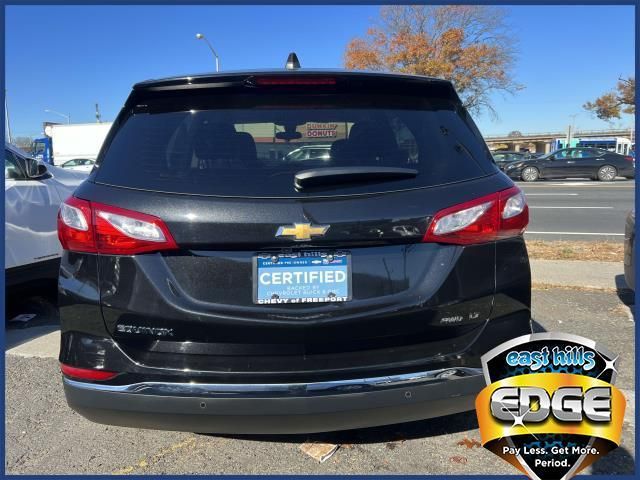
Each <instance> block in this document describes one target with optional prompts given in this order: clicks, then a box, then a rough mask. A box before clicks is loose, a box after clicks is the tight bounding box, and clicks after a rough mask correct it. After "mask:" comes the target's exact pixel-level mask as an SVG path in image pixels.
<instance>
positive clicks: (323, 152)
mask: <svg viewBox="0 0 640 480" xmlns="http://www.w3.org/2000/svg"><path fill="white" fill-rule="evenodd" d="M285 159H286V160H287V161H289V162H302V161H305V160H322V161H328V160H330V159H331V145H305V146H303V147H300V148H296V149H295V150H292V151H291V152H289V153H288V154H287V155H286V156H285Z"/></svg>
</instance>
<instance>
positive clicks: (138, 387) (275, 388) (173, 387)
mask: <svg viewBox="0 0 640 480" xmlns="http://www.w3.org/2000/svg"><path fill="white" fill-rule="evenodd" d="M481 375H482V369H481V368H469V367H456V368H443V369H439V370H429V371H426V372H417V373H408V374H400V375H389V376H383V377H371V378H358V379H350V380H334V381H327V382H314V383H252V384H233V383H220V384H218V383H171V382H141V383H134V384H130V385H104V384H99V383H87V382H79V381H77V380H72V379H70V378H66V377H63V381H64V384H65V385H68V386H69V387H73V388H79V389H83V390H92V391H95V392H112V393H129V394H137V395H156V396H173V397H217V396H230V397H233V396H234V395H237V396H242V397H260V396H262V397H300V396H316V395H328V394H340V393H344V394H348V393H365V392H371V391H380V390H385V389H390V388H402V387H417V386H420V385H423V384H427V383H438V382H447V381H451V380H455V379H461V378H467V377H474V376H481Z"/></svg>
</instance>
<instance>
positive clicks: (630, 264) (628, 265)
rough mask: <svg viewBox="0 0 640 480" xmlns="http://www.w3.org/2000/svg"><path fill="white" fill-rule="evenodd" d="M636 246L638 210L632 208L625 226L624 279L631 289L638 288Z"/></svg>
mask: <svg viewBox="0 0 640 480" xmlns="http://www.w3.org/2000/svg"><path fill="white" fill-rule="evenodd" d="M635 246H636V212H635V210H631V211H630V212H629V213H628V214H627V221H626V222H625V227H624V280H625V282H626V284H627V286H628V287H629V288H630V289H631V290H635V289H636V271H635V253H634V252H635Z"/></svg>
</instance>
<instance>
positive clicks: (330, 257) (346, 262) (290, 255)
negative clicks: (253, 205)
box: [251, 250, 353, 305]
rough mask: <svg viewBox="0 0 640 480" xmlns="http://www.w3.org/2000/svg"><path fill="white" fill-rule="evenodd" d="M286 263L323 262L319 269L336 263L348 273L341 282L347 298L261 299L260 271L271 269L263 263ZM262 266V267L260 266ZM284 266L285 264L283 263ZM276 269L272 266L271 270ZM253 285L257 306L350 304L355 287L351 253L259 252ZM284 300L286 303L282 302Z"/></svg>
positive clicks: (302, 267) (254, 263)
mask: <svg viewBox="0 0 640 480" xmlns="http://www.w3.org/2000/svg"><path fill="white" fill-rule="evenodd" d="M274 259H275V260H276V262H280V261H284V262H286V264H284V265H287V266H288V265H289V263H290V262H291V261H293V260H301V261H303V262H305V263H310V262H312V261H314V260H315V261H321V262H323V263H322V264H318V268H322V267H329V266H331V265H332V262H334V261H336V263H335V264H334V266H335V267H337V268H339V269H341V270H342V269H344V270H345V271H346V282H341V283H340V284H341V285H345V286H346V288H347V292H346V293H347V295H346V296H339V297H338V296H336V297H334V298H336V299H335V300H332V299H330V298H329V297H324V298H322V297H318V300H312V301H309V300H308V299H309V298H316V297H313V296H312V297H301V296H300V297H297V298H290V297H287V298H278V299H266V298H259V286H258V273H259V270H262V269H269V265H262V263H267V264H268V263H269V261H271V262H273V260H274ZM259 264H261V265H259ZM281 265H283V263H281ZM273 268H274V267H273V266H272V267H271V269H273ZM278 268H280V267H278ZM297 268H300V269H306V268H309V266H308V265H302V264H301V265H299V266H297ZM251 285H252V289H253V294H252V297H253V303H254V304H255V305H309V304H317V305H326V304H329V303H344V302H350V301H351V300H352V299H353V285H352V268H351V252H349V251H346V250H340V251H329V250H302V251H295V252H286V253H282V252H259V253H256V254H255V255H253V258H252V278H251ZM271 300H281V301H271ZM282 300H284V301H282Z"/></svg>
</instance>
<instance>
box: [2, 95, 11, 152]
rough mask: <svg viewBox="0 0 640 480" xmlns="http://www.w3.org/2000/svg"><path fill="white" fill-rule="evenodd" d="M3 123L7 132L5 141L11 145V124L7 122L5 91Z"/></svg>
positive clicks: (7, 107)
mask: <svg viewBox="0 0 640 480" xmlns="http://www.w3.org/2000/svg"><path fill="white" fill-rule="evenodd" d="M4 123H5V128H6V130H7V140H9V143H11V122H10V120H9V106H8V104H7V89H6V88H5V90H4Z"/></svg>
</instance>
